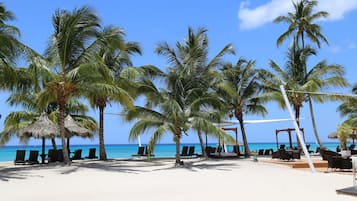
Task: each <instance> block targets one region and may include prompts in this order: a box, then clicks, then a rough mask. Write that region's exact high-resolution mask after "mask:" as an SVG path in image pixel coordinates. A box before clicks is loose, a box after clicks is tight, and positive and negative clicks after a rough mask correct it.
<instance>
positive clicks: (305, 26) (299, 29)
mask: <svg viewBox="0 0 357 201" xmlns="http://www.w3.org/2000/svg"><path fill="white" fill-rule="evenodd" d="M317 4H318V1H310V0H300V1H298V2H293V5H294V12H293V13H291V12H288V14H287V16H279V17H277V18H276V19H275V20H274V22H275V23H280V22H286V23H288V24H289V27H288V30H287V31H286V32H284V33H283V34H282V35H280V36H279V38H278V40H277V42H276V44H277V46H280V45H281V44H282V43H283V42H284V41H285V40H286V39H287V38H288V37H289V36H291V35H292V34H294V39H293V41H294V44H295V46H300V47H302V48H304V47H305V35H306V36H307V37H308V38H309V39H310V40H311V41H312V42H314V43H316V44H317V46H318V47H319V48H320V46H321V42H320V40H322V41H324V42H326V43H327V44H328V41H327V39H326V38H325V36H324V35H322V34H321V27H320V25H318V24H314V23H313V21H315V20H318V19H320V18H326V17H328V15H329V14H328V12H325V11H319V12H316V13H313V9H314V8H315V7H316V6H317ZM299 40H300V43H299Z"/></svg>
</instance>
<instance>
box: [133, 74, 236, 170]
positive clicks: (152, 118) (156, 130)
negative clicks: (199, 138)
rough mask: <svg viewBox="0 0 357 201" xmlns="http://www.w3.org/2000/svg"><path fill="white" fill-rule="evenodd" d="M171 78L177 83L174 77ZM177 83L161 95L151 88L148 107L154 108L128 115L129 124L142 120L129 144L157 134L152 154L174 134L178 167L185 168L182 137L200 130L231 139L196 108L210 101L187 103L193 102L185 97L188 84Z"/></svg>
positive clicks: (177, 80) (153, 141) (142, 108)
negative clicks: (163, 138)
mask: <svg viewBox="0 0 357 201" xmlns="http://www.w3.org/2000/svg"><path fill="white" fill-rule="evenodd" d="M168 77H170V79H173V80H174V76H173V75H171V76H168ZM173 80H172V81H173ZM175 80H176V81H175V82H176V85H175V87H174V88H169V87H168V86H167V88H169V89H168V90H161V91H159V90H158V89H157V88H156V87H155V86H154V85H151V87H150V88H151V92H149V91H148V90H146V94H148V93H150V94H151V95H150V96H148V97H150V99H148V102H149V103H148V104H147V105H150V107H142V106H136V108H135V109H133V110H129V111H128V113H127V116H126V118H127V120H134V119H137V120H138V121H137V122H136V123H135V125H134V126H133V127H132V129H131V131H130V135H129V140H135V139H137V137H138V136H139V135H142V134H144V133H145V132H147V131H153V134H152V136H151V138H150V141H149V143H148V152H149V154H150V153H151V152H152V150H153V148H154V145H155V144H157V143H158V142H160V139H161V138H162V137H163V136H164V135H166V134H169V133H171V134H172V135H173V141H174V142H175V145H176V164H177V165H178V164H182V162H181V159H180V141H181V137H182V135H183V134H187V132H188V131H189V130H190V129H194V130H200V131H202V132H206V133H208V134H211V135H213V136H216V137H220V138H222V137H225V138H227V139H231V137H230V136H228V135H227V134H226V133H225V132H224V131H223V130H222V129H220V128H218V127H216V126H215V125H214V124H213V123H212V121H210V120H208V119H207V118H205V117H204V116H203V115H199V114H198V113H197V111H198V110H197V109H196V108H200V106H202V105H205V104H207V99H206V98H205V97H202V98H200V97H196V100H195V101H193V102H191V103H190V104H188V103H187V102H185V99H186V100H187V99H190V98H189V97H188V96H186V95H184V94H185V89H184V87H185V84H184V83H180V81H181V80H180V79H175ZM146 88H147V89H148V88H149V87H146ZM231 140H232V139H231Z"/></svg>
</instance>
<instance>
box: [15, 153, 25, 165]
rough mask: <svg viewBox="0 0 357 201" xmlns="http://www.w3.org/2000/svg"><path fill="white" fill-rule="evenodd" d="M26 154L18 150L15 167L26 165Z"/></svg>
mask: <svg viewBox="0 0 357 201" xmlns="http://www.w3.org/2000/svg"><path fill="white" fill-rule="evenodd" d="M25 154H26V150H16V158H15V161H14V163H15V165H17V164H25V163H26V161H25Z"/></svg>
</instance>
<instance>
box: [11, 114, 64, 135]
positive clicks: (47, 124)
mask: <svg viewBox="0 0 357 201" xmlns="http://www.w3.org/2000/svg"><path fill="white" fill-rule="evenodd" d="M18 136H19V137H34V138H43V137H44V138H54V137H59V136H60V130H59V127H58V125H56V124H55V123H53V122H52V121H51V120H50V119H49V118H48V116H47V114H46V113H42V114H41V116H40V117H39V118H38V119H37V121H35V123H33V124H31V125H29V126H27V127H25V128H22V129H20V130H19V132H18Z"/></svg>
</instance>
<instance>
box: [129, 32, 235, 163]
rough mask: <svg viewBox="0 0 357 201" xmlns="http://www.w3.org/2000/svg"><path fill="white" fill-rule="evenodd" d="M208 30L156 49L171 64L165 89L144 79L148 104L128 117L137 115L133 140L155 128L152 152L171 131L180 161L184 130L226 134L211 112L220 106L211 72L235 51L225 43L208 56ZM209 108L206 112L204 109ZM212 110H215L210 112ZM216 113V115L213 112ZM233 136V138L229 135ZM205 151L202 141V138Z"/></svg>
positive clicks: (217, 134) (193, 33)
mask: <svg viewBox="0 0 357 201" xmlns="http://www.w3.org/2000/svg"><path fill="white" fill-rule="evenodd" d="M206 32H207V30H206V29H203V28H200V29H198V30H197V32H194V30H193V29H192V28H189V29H188V37H187V39H186V40H185V43H183V44H182V43H180V42H177V43H176V49H175V48H172V47H170V46H169V45H168V43H166V42H165V43H161V44H159V45H158V47H157V48H156V52H157V53H158V54H159V55H163V56H165V57H166V58H167V59H168V61H169V64H170V68H169V69H168V73H167V74H165V77H164V78H165V81H166V82H165V86H164V88H165V89H162V90H157V88H156V87H155V85H153V84H152V82H149V81H146V82H144V84H145V85H143V86H142V87H144V88H145V89H146V92H145V95H146V97H147V104H146V105H145V107H136V109H135V110H131V111H129V113H128V117H127V119H128V120H133V119H134V118H138V119H139V121H138V122H137V123H136V124H135V125H134V127H133V128H132V130H131V132H130V139H136V137H137V136H138V135H140V134H142V133H143V132H145V131H147V129H149V128H156V130H155V132H154V134H153V135H152V138H151V140H150V142H149V146H148V147H149V151H150V150H151V149H152V148H153V145H154V144H155V143H157V142H158V141H159V140H160V139H161V137H162V136H163V135H164V134H166V133H168V132H171V133H172V134H173V136H174V139H173V141H174V142H175V144H176V163H177V164H179V163H180V162H181V161H180V140H181V137H182V135H183V134H184V133H187V132H188V130H190V129H193V130H196V131H198V133H199V136H200V133H201V132H206V133H208V134H211V135H214V136H220V137H222V136H227V135H226V134H225V132H224V131H223V130H222V129H220V128H217V127H215V126H214V125H213V123H212V121H211V120H212V118H211V117H210V115H209V113H210V111H211V110H212V111H213V109H214V108H218V107H219V106H220V105H221V102H220V100H219V99H218V98H217V96H214V95H212V93H209V91H208V89H209V87H210V84H209V81H210V79H209V78H210V76H211V75H210V73H212V70H214V68H216V67H218V66H219V65H220V64H221V57H222V56H223V55H224V54H226V53H228V52H232V51H233V50H232V47H231V45H227V46H225V47H224V48H223V49H222V50H221V51H220V52H219V53H218V54H217V55H216V56H214V57H213V59H212V60H209V59H208V37H207V34H206ZM203 110H206V111H205V112H202V111H203ZM211 113H213V112H211ZM211 116H213V115H211ZM227 138H231V137H227ZM200 142H201V147H202V151H203V152H204V148H203V143H202V140H201V138H200Z"/></svg>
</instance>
